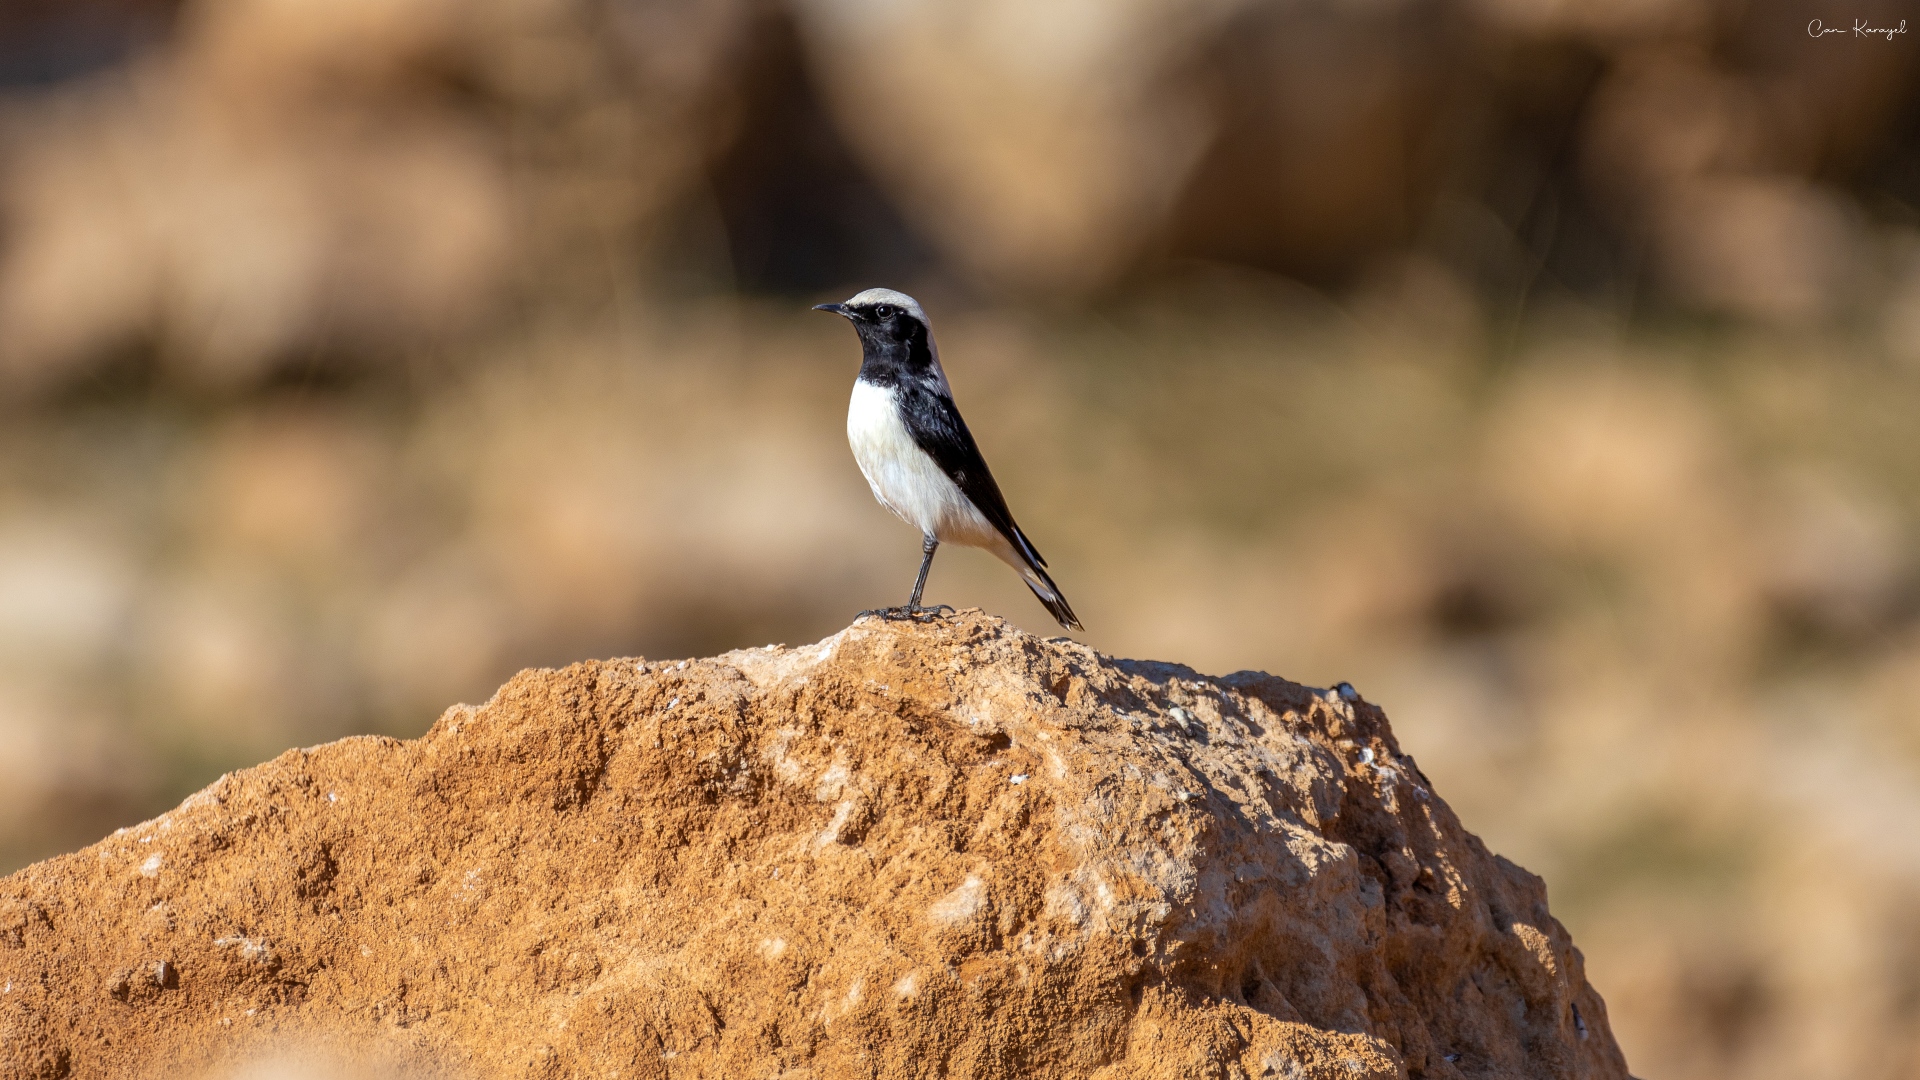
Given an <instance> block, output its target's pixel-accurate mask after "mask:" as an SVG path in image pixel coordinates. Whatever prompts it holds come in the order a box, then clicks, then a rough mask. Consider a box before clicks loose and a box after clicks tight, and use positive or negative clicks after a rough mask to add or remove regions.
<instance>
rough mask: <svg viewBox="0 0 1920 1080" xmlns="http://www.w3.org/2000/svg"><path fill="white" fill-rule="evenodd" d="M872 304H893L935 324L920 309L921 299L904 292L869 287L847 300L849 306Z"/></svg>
mask: <svg viewBox="0 0 1920 1080" xmlns="http://www.w3.org/2000/svg"><path fill="white" fill-rule="evenodd" d="M870 304H892V305H893V306H894V307H897V308H899V309H901V310H902V311H905V312H906V313H907V314H909V315H911V316H913V317H914V318H916V319H919V320H920V321H921V322H922V323H923V324H925V325H927V326H929V327H931V326H932V325H933V324H932V323H930V322H927V313H926V312H924V311H921V310H920V301H918V300H915V299H914V298H913V297H911V296H908V295H907V294H906V293H903V292H896V291H894V290H892V289H868V290H867V291H865V292H861V293H855V294H854V295H853V296H851V297H849V298H848V299H847V300H846V305H847V306H848V307H866V306H868V305H870Z"/></svg>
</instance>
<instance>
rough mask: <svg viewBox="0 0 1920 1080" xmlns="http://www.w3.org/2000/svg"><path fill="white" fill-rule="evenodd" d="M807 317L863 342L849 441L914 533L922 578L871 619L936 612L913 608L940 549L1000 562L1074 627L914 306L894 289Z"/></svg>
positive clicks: (877, 494) (877, 492)
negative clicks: (838, 325)
mask: <svg viewBox="0 0 1920 1080" xmlns="http://www.w3.org/2000/svg"><path fill="white" fill-rule="evenodd" d="M814 310H815V311H831V312H833V313H834V314H836V315H844V316H846V318H847V321H848V322H851V323H852V324H853V329H854V331H855V332H857V333H858V334H859V335H860V348H861V350H862V356H861V359H860V377H859V378H858V379H856V380H854V384H853V401H852V403H851V404H850V405H849V406H848V407H847V442H849V443H851V444H852V446H853V458H854V460H855V461H857V462H859V463H860V472H861V474H862V475H863V476H865V477H866V478H867V484H868V485H869V486H871V487H872V488H873V497H874V498H876V499H878V500H880V505H881V506H884V507H886V508H887V509H889V510H891V511H893V512H894V514H895V515H896V516H897V517H899V518H900V519H901V520H902V521H905V522H906V523H907V524H909V525H912V526H914V527H915V528H917V529H919V530H920V536H921V547H920V550H921V558H920V576H919V577H918V578H915V579H914V582H913V596H912V597H910V598H909V599H908V600H907V602H906V604H905V605H904V606H902V607H897V608H883V609H880V610H878V611H875V612H872V613H871V614H877V615H879V616H881V617H882V618H888V619H901V618H906V619H919V618H925V617H929V616H933V615H936V614H938V613H939V611H940V610H941V609H940V608H939V607H931V608H928V607H921V606H920V593H921V591H922V590H923V589H925V588H926V586H927V571H928V570H929V569H931V568H932V567H933V553H934V551H935V550H937V549H938V548H939V547H940V545H941V544H942V543H948V544H964V545H966V546H967V547H977V548H984V549H986V550H987V551H990V552H992V553H993V554H994V555H996V556H998V557H999V558H1000V560H1001V561H1002V562H1004V563H1006V564H1007V565H1008V566H1011V567H1013V568H1014V570H1015V571H1016V572H1018V573H1019V575H1020V578H1021V580H1023V581H1025V582H1026V583H1027V588H1029V589H1032V590H1033V595H1035V596H1037V597H1039V598H1040V603H1042V604H1044V605H1045V606H1046V609H1047V611H1048V612H1049V613H1051V614H1052V615H1053V617H1054V618H1055V619H1056V620H1058V621H1059V623H1060V625H1061V626H1062V627H1063V628H1065V629H1068V630H1079V629H1081V626H1080V619H1079V618H1078V617H1077V616H1076V615H1074V613H1073V608H1072V606H1070V605H1069V604H1068V603H1067V598H1066V597H1064V596H1062V595H1060V589H1059V587H1058V586H1056V585H1055V584H1054V583H1053V578H1051V577H1049V576H1048V575H1047V560H1045V559H1043V558H1041V557H1040V552H1039V551H1038V550H1036V549H1035V548H1034V546H1033V541H1031V540H1028V539H1027V534H1026V533H1023V532H1021V531H1020V526H1019V525H1018V524H1016V523H1015V522H1014V520H1013V514H1012V513H1011V512H1010V511H1008V509H1007V500H1006V499H1005V497H1003V496H1002V495H1001V494H1000V485H999V484H996V483H994V480H993V473H992V472H990V471H988V469H987V462H986V459H985V458H983V457H981V456H980V448H979V446H977V445H975V444H974V441H973V433H972V432H970V431H968V430H967V422H966V421H965V420H962V419H961V418H960V410H959V408H958V407H956V406H955V405H954V403H953V388H952V387H951V386H949V385H948V384H947V374H946V372H945V371H943V370H941V368H940V351H939V350H938V349H937V348H935V347H934V344H933V327H932V326H931V325H929V324H928V323H927V316H926V313H925V312H923V311H921V310H920V304H919V302H917V301H916V300H914V298H913V297H911V296H908V295H907V294H905V293H899V292H894V291H893V290H892V289H868V290H867V291H865V292H863V293H860V294H859V295H857V296H855V297H853V298H852V299H850V300H848V301H846V302H845V303H842V304H818V305H815V307H814ZM861 614H869V613H868V612H862V613H861Z"/></svg>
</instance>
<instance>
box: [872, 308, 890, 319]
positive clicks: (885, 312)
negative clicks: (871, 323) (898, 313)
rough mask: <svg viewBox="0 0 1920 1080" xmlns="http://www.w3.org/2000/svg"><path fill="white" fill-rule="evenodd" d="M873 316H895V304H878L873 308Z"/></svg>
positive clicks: (884, 317)
mask: <svg viewBox="0 0 1920 1080" xmlns="http://www.w3.org/2000/svg"><path fill="white" fill-rule="evenodd" d="M873 317H874V318H876V319H891V318H893V305H892V304H876V305H875V306H874V309H873Z"/></svg>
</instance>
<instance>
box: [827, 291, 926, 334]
mask: <svg viewBox="0 0 1920 1080" xmlns="http://www.w3.org/2000/svg"><path fill="white" fill-rule="evenodd" d="M813 310H815V311H831V312H833V313H834V314H836V315H844V316H846V317H847V321H848V322H851V323H852V324H853V328H854V330H855V331H856V332H858V333H859V335H860V340H861V341H862V342H864V343H867V344H870V345H880V346H886V345H910V344H912V343H913V342H914V341H915V340H916V339H917V340H919V341H922V342H924V341H926V340H928V339H929V338H931V337H932V333H933V332H932V328H931V327H930V326H928V324H927V315H926V312H924V311H921V310H920V302H919V301H918V300H915V299H914V298H913V297H911V296H908V295H907V294H906V293H903V292H895V291H893V290H892V289H868V290H867V291H865V292H862V293H856V294H855V295H854V296H853V297H852V298H850V299H848V300H847V301H846V302H844V303H839V304H816V305H814V308H813Z"/></svg>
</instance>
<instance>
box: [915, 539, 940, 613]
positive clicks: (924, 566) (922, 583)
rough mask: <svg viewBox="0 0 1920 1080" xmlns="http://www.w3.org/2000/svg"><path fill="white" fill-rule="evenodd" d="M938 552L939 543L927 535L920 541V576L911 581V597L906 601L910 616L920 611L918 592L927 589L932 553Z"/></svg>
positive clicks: (931, 567)
mask: <svg viewBox="0 0 1920 1080" xmlns="http://www.w3.org/2000/svg"><path fill="white" fill-rule="evenodd" d="M938 550H940V541H939V540H938V539H937V538H935V537H934V535H933V534H932V533H927V534H926V535H925V537H924V538H922V539H921V541H920V576H919V577H917V578H914V579H913V595H912V596H911V597H909V598H908V599H907V611H908V612H909V613H911V614H918V613H919V611H920V591H921V590H922V589H925V588H926V587H927V571H929V570H931V569H933V553H934V552H936V551H938Z"/></svg>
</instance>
